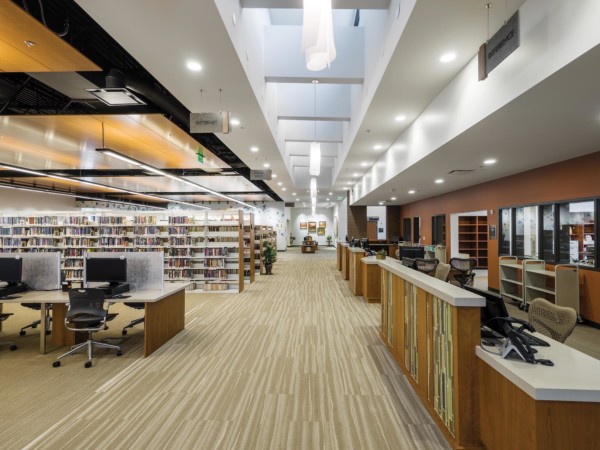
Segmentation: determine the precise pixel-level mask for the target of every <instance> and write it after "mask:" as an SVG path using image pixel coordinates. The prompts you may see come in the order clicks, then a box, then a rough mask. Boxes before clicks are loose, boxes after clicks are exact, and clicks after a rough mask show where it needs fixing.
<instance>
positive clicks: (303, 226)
mask: <svg viewBox="0 0 600 450" xmlns="http://www.w3.org/2000/svg"><path fill="white" fill-rule="evenodd" d="M300 229H301V230H306V222H300Z"/></svg>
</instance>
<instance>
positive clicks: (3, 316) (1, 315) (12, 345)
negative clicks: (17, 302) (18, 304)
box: [0, 313, 17, 352]
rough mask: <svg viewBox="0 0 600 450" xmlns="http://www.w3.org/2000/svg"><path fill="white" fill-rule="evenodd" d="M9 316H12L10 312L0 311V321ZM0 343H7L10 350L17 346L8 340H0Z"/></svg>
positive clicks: (12, 350)
mask: <svg viewBox="0 0 600 450" xmlns="http://www.w3.org/2000/svg"><path fill="white" fill-rule="evenodd" d="M10 316H12V313H0V322H4V321H5V320H6V319H8V318H9V317H10ZM0 345H8V348H10V351H11V352H14V351H15V350H16V349H17V346H16V345H15V343H14V342H10V341H7V342H0Z"/></svg>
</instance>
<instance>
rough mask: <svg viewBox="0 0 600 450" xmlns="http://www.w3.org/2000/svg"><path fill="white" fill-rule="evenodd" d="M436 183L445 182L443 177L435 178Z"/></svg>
mask: <svg viewBox="0 0 600 450" xmlns="http://www.w3.org/2000/svg"><path fill="white" fill-rule="evenodd" d="M435 182H436V184H442V183H443V182H444V179H443V178H438V179H437V180H435Z"/></svg>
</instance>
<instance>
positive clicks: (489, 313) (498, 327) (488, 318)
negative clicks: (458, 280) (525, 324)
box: [464, 285, 509, 336]
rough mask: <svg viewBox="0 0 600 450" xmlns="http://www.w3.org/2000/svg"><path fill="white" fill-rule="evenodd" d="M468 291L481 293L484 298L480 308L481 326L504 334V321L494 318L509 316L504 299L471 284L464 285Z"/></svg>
mask: <svg viewBox="0 0 600 450" xmlns="http://www.w3.org/2000/svg"><path fill="white" fill-rule="evenodd" d="M464 289H466V290H467V291H469V292H473V293H474V294H477V295H481V296H482V297H483V298H485V306H484V307H483V308H481V326H484V325H485V326H486V327H488V328H489V329H490V330H492V331H494V332H496V333H498V334H500V335H502V336H506V332H505V330H504V324H505V323H506V321H504V320H494V319H496V318H497V317H509V314H508V310H507V309H506V304H505V303H504V300H502V296H501V295H499V294H496V293H494V292H490V291H484V290H482V289H477V288H474V287H472V286H467V285H465V286H464Z"/></svg>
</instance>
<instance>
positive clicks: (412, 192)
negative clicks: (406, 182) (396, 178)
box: [408, 189, 417, 195]
mask: <svg viewBox="0 0 600 450" xmlns="http://www.w3.org/2000/svg"><path fill="white" fill-rule="evenodd" d="M415 192H417V191H415V190H414V189H411V190H410V191H408V193H409V194H411V195H412V194H414V193H415Z"/></svg>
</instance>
